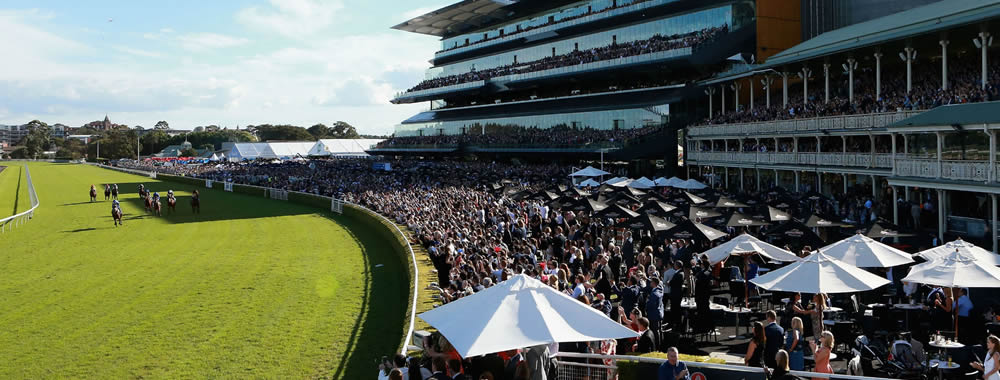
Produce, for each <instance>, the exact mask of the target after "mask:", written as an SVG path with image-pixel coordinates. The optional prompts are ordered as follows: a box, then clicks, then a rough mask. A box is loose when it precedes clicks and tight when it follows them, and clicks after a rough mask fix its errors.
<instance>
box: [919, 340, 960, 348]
mask: <svg viewBox="0 0 1000 380" xmlns="http://www.w3.org/2000/svg"><path fill="white" fill-rule="evenodd" d="M928 344H930V345H931V347H936V348H941V349H946V350H947V349H954V348H962V347H965V345H964V344H961V343H958V342H956V341H945V342H937V341H932V342H930V343H928Z"/></svg>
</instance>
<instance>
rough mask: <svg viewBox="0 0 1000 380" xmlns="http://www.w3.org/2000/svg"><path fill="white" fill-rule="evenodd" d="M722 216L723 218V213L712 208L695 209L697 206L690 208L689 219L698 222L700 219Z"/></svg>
mask: <svg viewBox="0 0 1000 380" xmlns="http://www.w3.org/2000/svg"><path fill="white" fill-rule="evenodd" d="M720 216H722V213H720V212H718V211H715V210H713V209H710V208H705V207H695V206H689V207H688V219H691V220H698V219H702V220H704V219H709V218H717V217H720Z"/></svg>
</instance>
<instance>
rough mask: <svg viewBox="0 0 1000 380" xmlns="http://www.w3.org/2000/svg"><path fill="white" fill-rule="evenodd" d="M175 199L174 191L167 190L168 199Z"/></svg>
mask: <svg viewBox="0 0 1000 380" xmlns="http://www.w3.org/2000/svg"><path fill="white" fill-rule="evenodd" d="M173 199H174V191H173V190H167V200H173Z"/></svg>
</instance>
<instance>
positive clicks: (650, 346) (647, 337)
mask: <svg viewBox="0 0 1000 380" xmlns="http://www.w3.org/2000/svg"><path fill="white" fill-rule="evenodd" d="M639 328H640V329H642V333H641V335H639V342H638V343H636V344H635V345H636V347H635V352H638V353H643V354H644V353H647V352H653V351H656V349H657V346H658V345H659V341H658V340H657V338H656V335H655V334H653V331H652V330H650V329H649V319H646V317H642V318H639Z"/></svg>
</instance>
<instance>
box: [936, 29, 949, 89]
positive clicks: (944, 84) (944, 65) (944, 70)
mask: <svg viewBox="0 0 1000 380" xmlns="http://www.w3.org/2000/svg"><path fill="white" fill-rule="evenodd" d="M948 43H949V42H948V40H941V41H938V44H939V45H941V89H942V90H947V89H948Z"/></svg>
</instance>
